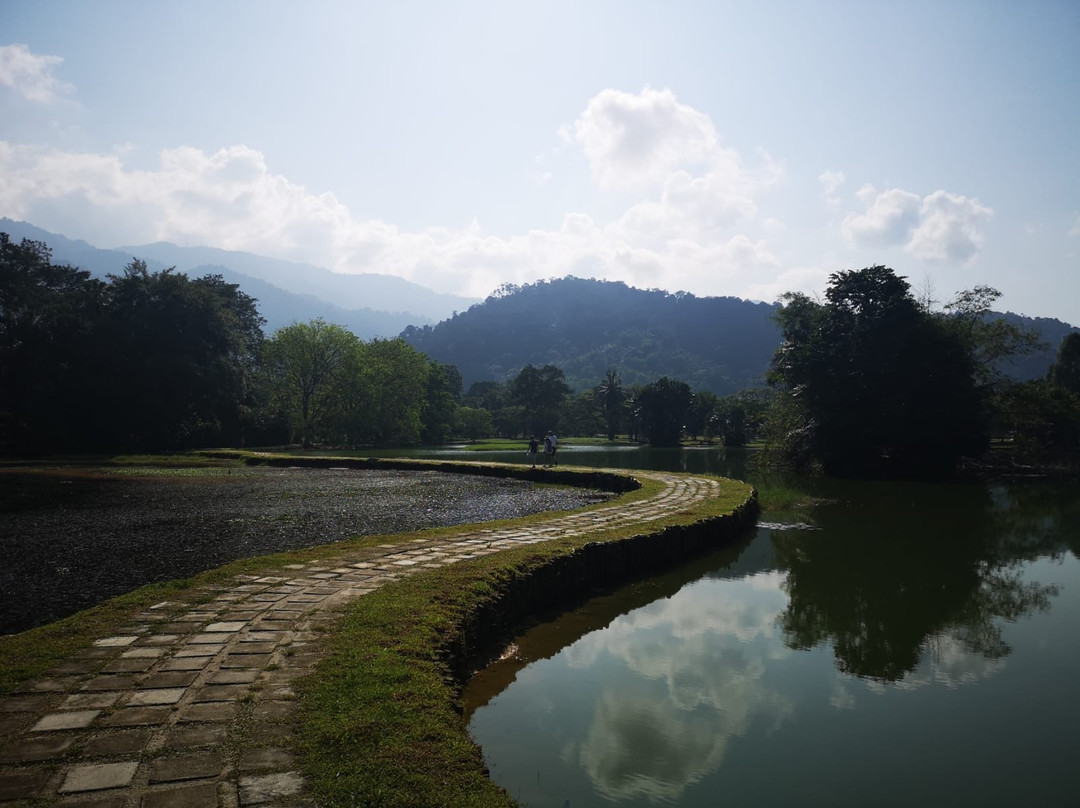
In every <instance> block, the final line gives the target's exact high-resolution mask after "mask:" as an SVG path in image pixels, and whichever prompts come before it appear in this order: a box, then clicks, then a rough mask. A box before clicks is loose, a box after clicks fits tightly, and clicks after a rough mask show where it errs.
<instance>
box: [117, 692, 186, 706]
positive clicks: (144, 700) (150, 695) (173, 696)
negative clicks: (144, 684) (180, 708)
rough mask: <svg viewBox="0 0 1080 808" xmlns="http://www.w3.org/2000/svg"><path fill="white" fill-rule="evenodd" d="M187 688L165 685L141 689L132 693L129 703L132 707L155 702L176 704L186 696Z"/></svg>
mask: <svg viewBox="0 0 1080 808" xmlns="http://www.w3.org/2000/svg"><path fill="white" fill-rule="evenodd" d="M186 692H187V688H183V687H165V688H160V689H155V690H140V691H138V692H137V693H134V694H132V696H131V698H130V699H129V700H128V705H129V706H132V707H149V706H150V705H154V704H176V702H178V701H180V699H182V698H183V697H184V693H186Z"/></svg>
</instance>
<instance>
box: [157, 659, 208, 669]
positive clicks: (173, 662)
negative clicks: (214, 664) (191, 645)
mask: <svg viewBox="0 0 1080 808" xmlns="http://www.w3.org/2000/svg"><path fill="white" fill-rule="evenodd" d="M209 664H210V657H178V658H175V659H170V660H169V661H168V662H166V663H165V664H164V665H162V666H161V670H163V671H201V670H202V669H203V668H204V667H206V666H207V665H209Z"/></svg>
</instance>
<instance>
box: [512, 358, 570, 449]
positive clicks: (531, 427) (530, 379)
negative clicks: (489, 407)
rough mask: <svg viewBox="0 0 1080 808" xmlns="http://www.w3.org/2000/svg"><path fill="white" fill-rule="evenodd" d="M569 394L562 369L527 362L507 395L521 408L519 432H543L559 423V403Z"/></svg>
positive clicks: (525, 433) (523, 433)
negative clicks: (521, 417)
mask: <svg viewBox="0 0 1080 808" xmlns="http://www.w3.org/2000/svg"><path fill="white" fill-rule="evenodd" d="M569 394H570V388H569V387H568V386H567V384H566V381H565V377H564V376H563V372H562V370H560V369H559V368H557V367H555V366H554V365H544V366H543V367H542V368H537V367H533V366H532V365H526V366H525V367H523V368H522V369H521V372H520V373H518V375H517V377H516V378H515V379H514V381H513V382H512V383H511V385H510V399H511V401H512V402H513V403H515V404H517V405H519V406H520V407H522V408H523V410H524V423H523V424H522V429H521V434H522V435H528V434H530V433H533V434H536V433H542V432H544V431H546V430H548V429H556V428H557V427H558V425H557V423H556V419H557V417H558V411H559V407H560V405H562V403H563V402H564V401H565V400H566V397H567V396H568V395H569Z"/></svg>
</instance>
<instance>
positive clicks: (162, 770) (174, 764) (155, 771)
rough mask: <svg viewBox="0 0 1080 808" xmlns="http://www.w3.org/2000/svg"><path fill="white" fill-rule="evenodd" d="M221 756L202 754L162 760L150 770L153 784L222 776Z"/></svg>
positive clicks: (217, 754)
mask: <svg viewBox="0 0 1080 808" xmlns="http://www.w3.org/2000/svg"><path fill="white" fill-rule="evenodd" d="M221 767H222V762H221V754H220V753H219V752H200V753H198V754H194V755H180V756H177V757H168V758H160V759H158V760H155V761H154V762H153V764H152V765H151V768H150V782H151V783H173V782H176V781H178V780H203V779H205V778H207V777H217V776H218V775H219V774H221Z"/></svg>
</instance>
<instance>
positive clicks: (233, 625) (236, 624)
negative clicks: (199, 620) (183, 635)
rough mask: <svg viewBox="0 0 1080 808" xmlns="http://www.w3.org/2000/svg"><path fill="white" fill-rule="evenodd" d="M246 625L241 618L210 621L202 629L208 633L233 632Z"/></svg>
mask: <svg viewBox="0 0 1080 808" xmlns="http://www.w3.org/2000/svg"><path fill="white" fill-rule="evenodd" d="M246 626H247V623H245V622H244V621H242V620H236V621H233V622H230V623H211V624H210V625H208V626H207V627H206V628H205V629H203V631H205V632H207V633H209V634H233V633H235V632H237V631H241V630H242V629H244V628H245V627H246Z"/></svg>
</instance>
